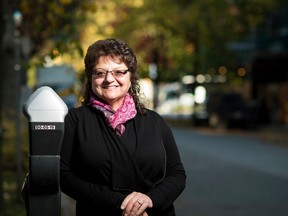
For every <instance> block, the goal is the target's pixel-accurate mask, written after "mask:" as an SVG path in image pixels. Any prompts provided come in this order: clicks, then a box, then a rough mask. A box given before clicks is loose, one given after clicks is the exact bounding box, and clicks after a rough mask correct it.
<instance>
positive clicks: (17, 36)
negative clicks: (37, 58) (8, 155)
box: [13, 11, 23, 198]
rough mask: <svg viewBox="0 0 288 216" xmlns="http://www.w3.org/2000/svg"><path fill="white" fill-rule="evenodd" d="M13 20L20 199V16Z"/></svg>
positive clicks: (16, 15) (18, 188)
mask: <svg viewBox="0 0 288 216" xmlns="http://www.w3.org/2000/svg"><path fill="white" fill-rule="evenodd" d="M13 18H14V24H15V28H14V44H15V50H14V52H15V53H14V58H15V64H14V72H15V89H16V94H15V98H16V107H15V115H16V117H15V127H16V128H15V131H16V136H15V143H16V169H17V194H18V195H19V198H20V193H21V185H22V181H23V171H22V152H21V134H20V130H21V121H20V113H21V104H20V102H21V98H20V97H21V93H20V92H21V64H20V56H21V44H20V37H21V35H20V31H19V29H18V28H19V26H20V25H21V21H22V14H21V13H20V12H19V11H15V12H14V14H13Z"/></svg>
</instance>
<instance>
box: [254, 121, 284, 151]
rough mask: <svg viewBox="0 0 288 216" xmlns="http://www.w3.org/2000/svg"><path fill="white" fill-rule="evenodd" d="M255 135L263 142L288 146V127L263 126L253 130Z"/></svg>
mask: <svg viewBox="0 0 288 216" xmlns="http://www.w3.org/2000/svg"><path fill="white" fill-rule="evenodd" d="M255 135H256V136H258V137H259V138H260V139H261V140H263V141H264V142H267V143H270V144H275V145H279V146H283V147H287V148H288V127H285V126H282V125H281V126H277V125H272V126H264V127H261V128H259V129H258V130H257V131H255Z"/></svg>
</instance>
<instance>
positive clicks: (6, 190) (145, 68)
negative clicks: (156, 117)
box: [0, 0, 288, 216]
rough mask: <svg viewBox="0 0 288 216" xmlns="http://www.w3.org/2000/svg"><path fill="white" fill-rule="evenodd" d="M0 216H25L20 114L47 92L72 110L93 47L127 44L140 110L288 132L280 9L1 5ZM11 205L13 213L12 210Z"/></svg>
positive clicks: (101, 2)
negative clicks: (143, 104)
mask: <svg viewBox="0 0 288 216" xmlns="http://www.w3.org/2000/svg"><path fill="white" fill-rule="evenodd" d="M0 4H1V6H0V10H1V13H0V23H1V24H0V43H1V47H0V73H1V79H0V88H1V89H0V114H1V115H0V215H3V216H4V215H5V216H6V215H7V216H9V215H13V216H16V215H25V213H24V206H23V203H22V202H21V200H20V196H19V192H20V190H21V186H22V182H23V179H24V176H25V174H26V173H27V169H28V160H27V157H28V156H27V155H28V152H29V149H28V148H29V141H28V130H27V129H28V123H27V119H25V117H24V116H23V114H22V105H23V103H24V102H25V100H26V99H27V98H28V97H29V96H30V94H31V93H32V92H33V91H34V90H35V89H37V88H38V87H40V86H43V85H49V86H51V87H52V88H53V89H54V90H55V91H56V92H57V93H58V94H59V95H60V96H61V97H62V98H63V100H64V101H65V102H66V104H67V106H68V107H72V106H77V105H78V104H79V100H80V96H81V90H82V83H83V82H84V74H83V70H84V63H83V57H84V55H85V52H86V49H87V47H88V46H89V45H90V44H91V43H93V42H94V41H96V40H98V39H104V38H109V37H117V38H120V39H122V40H125V41H126V42H128V44H129V45H130V46H131V47H132V48H133V49H134V51H135V53H136V55H137V57H138V62H139V68H138V70H139V73H140V78H141V81H140V83H141V86H142V91H143V94H144V95H145V97H146V99H147V101H148V105H149V107H150V108H151V109H154V110H156V111H157V112H159V113H160V114H161V115H162V116H163V117H164V118H165V119H167V121H169V122H174V123H175V122H176V123H177V122H185V123H184V124H185V126H186V127H192V128H203V127H205V128H211V129H213V128H214V129H219V128H220V129H221V128H240V129H241V130H249V131H251V130H261V129H262V128H267V127H273V128H277V129H281V130H282V129H284V130H285V129H287V127H288V1H286V0H252V1H251V0H177V1H174V0H157V1H155V0H153V1H152V0H145V1H144V0H110V1H107V0H81V1H76V0H74V1H73V0H45V1H44V0H38V1H31V0H1V3H0ZM11 206H13V207H11Z"/></svg>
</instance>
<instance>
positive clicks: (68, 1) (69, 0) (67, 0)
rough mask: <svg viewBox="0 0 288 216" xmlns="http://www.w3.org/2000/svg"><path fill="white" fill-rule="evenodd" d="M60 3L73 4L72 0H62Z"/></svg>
mask: <svg viewBox="0 0 288 216" xmlns="http://www.w3.org/2000/svg"><path fill="white" fill-rule="evenodd" d="M60 3H61V4H63V5H69V4H71V3H72V0H60Z"/></svg>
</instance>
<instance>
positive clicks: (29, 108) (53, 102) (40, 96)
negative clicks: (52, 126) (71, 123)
mask: <svg viewBox="0 0 288 216" xmlns="http://www.w3.org/2000/svg"><path fill="white" fill-rule="evenodd" d="M22 109H23V113H24V115H25V116H26V117H27V119H28V120H29V121H30V122H64V118H65V116H66V114H67V112H68V108H67V105H66V104H65V103H64V101H63V100H62V99H61V98H60V97H59V95H58V94H57V93H56V92H55V91H54V90H53V89H52V88H50V87H48V86H43V87H40V88H38V89H37V90H36V91H35V92H34V93H33V94H32V95H31V96H30V97H29V98H28V99H27V100H26V102H25V103H24V105H23V107H22Z"/></svg>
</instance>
